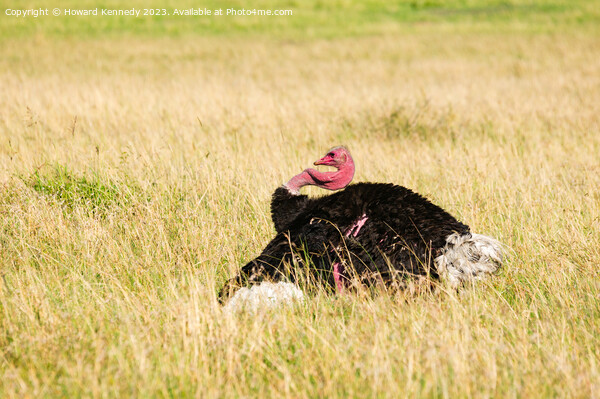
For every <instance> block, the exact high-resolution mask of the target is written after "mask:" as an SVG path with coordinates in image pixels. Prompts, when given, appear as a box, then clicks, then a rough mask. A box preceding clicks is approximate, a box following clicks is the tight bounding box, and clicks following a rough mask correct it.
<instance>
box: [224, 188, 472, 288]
mask: <svg viewBox="0 0 600 399" xmlns="http://www.w3.org/2000/svg"><path fill="white" fill-rule="evenodd" d="M271 214H272V219H273V223H274V225H275V230H276V232H277V234H276V235H275V237H274V238H273V239H272V240H271V242H269V243H268V244H267V246H266V247H265V249H264V250H263V252H262V253H261V254H260V255H259V256H258V257H257V258H255V259H253V260H251V261H250V262H248V264H246V265H245V266H244V267H242V269H241V272H240V273H239V275H238V276H236V277H235V278H233V279H231V280H229V281H228V282H227V284H226V285H225V286H224V287H223V289H222V290H221V292H220V294H219V297H220V298H221V299H226V298H227V297H229V296H230V295H232V294H233V293H234V292H235V291H236V290H237V289H238V288H239V287H242V286H245V285H249V284H254V283H258V282H260V281H263V280H265V279H267V280H276V281H277V280H281V279H284V278H285V279H290V280H291V281H294V280H295V278H296V276H295V273H294V271H295V268H298V267H305V268H310V269H309V272H310V273H311V274H313V275H314V276H315V279H316V280H317V281H322V282H324V283H326V284H328V285H329V286H331V287H332V288H335V287H336V286H337V287H338V288H340V285H341V286H349V285H350V281H351V280H354V279H357V280H354V281H360V282H361V283H363V284H367V285H369V284H374V283H375V282H384V283H386V284H387V283H390V282H393V281H401V280H402V279H404V278H406V277H407V276H415V275H417V276H423V275H429V276H431V277H433V278H437V277H438V274H437V270H436V268H435V267H433V260H434V259H435V258H436V257H437V256H438V255H440V253H441V251H442V248H443V247H444V245H446V239H447V237H448V236H450V235H451V234H453V233H458V234H459V235H465V234H469V232H470V231H469V227H468V226H467V225H465V224H463V223H461V222H459V221H458V220H456V219H455V218H454V217H453V216H452V215H450V214H449V213H448V212H446V211H445V210H443V209H442V208H440V207H439V206H437V205H434V204H432V203H431V202H430V201H428V200H427V199H426V198H424V197H422V196H421V195H419V194H417V193H415V192H413V191H411V190H409V189H407V188H405V187H401V186H398V185H394V184H385V183H358V184H353V185H350V186H348V187H346V188H345V189H344V190H341V191H337V192H335V193H333V194H331V195H327V196H323V197H318V198H309V197H308V196H306V195H299V194H296V193H293V192H290V190H289V189H288V188H287V187H285V186H284V187H279V188H278V189H277V190H275V192H274V193H273V196H272V201H271ZM290 265H293V267H289V266H290Z"/></svg>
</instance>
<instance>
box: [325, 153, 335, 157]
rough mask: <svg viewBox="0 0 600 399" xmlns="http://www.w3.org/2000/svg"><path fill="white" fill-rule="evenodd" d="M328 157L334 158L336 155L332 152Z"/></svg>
mask: <svg viewBox="0 0 600 399" xmlns="http://www.w3.org/2000/svg"><path fill="white" fill-rule="evenodd" d="M327 156H328V157H331V158H333V157H334V156H335V154H334V153H333V152H330V153H329V154H327Z"/></svg>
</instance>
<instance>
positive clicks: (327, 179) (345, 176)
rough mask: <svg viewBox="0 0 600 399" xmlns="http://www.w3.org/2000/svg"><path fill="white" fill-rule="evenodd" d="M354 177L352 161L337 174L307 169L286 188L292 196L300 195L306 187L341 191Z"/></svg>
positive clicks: (286, 185)
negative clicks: (301, 190)
mask: <svg viewBox="0 0 600 399" xmlns="http://www.w3.org/2000/svg"><path fill="white" fill-rule="evenodd" d="M353 177H354V162H352V160H351V159H350V160H349V161H348V162H346V163H345V164H344V165H342V166H341V167H340V168H339V169H338V170H336V171H335V172H320V171H318V170H316V169H305V170H304V171H302V173H300V174H297V175H296V176H294V177H292V178H291V179H290V181H289V182H287V183H286V184H285V187H287V189H288V190H289V191H290V192H291V193H292V194H299V193H300V189H301V188H302V187H304V186H309V185H312V186H317V187H320V188H324V189H326V190H339V189H342V188H344V187H346V186H347V185H348V184H350V182H351V181H352V178H353Z"/></svg>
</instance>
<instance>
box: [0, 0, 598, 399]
mask: <svg viewBox="0 0 600 399" xmlns="http://www.w3.org/2000/svg"><path fill="white" fill-rule="evenodd" d="M46 3H47V4H46ZM191 3H192V2H191V1H187V0H182V1H181V2H178V1H170V2H162V3H161V2H160V1H149V2H148V3H141V2H139V1H134V2H131V3H130V4H128V7H132V6H135V7H137V8H144V7H151V6H155V7H167V6H168V7H170V8H171V7H181V8H185V7H191V6H192V4H191ZM226 4H231V5H234V6H235V7H237V8H241V7H242V3H240V2H229V3H225V2H216V1H208V2H206V4H203V5H202V7H205V6H206V7H208V8H218V7H223V8H225V6H226ZM0 5H2V7H0V8H2V15H0V55H1V57H0V276H1V279H0V396H2V397H7V398H23V397H60V396H64V397H73V396H86V397H87V396H92V397H115V396H137V397H217V396H230V397H238V396H257V397H265V396H275V397H279V396H282V397H348V396H358V397H372V396H375V397H403V396H411V397H446V398H455V397H474V396H483V397H552V396H558V397H565V396H567V397H598V392H600V355H599V351H600V334H599V332H600V272H599V265H600V233H599V230H600V219H599V215H600V193H599V190H598V187H600V122H599V115H600V28H599V27H600V4H599V3H598V2H597V1H587V2H584V1H578V2H567V1H560V0H557V1H547V2H545V1H526V2H519V1H508V2H507V1H503V2H499V1H492V0H487V1H451V2H438V1H427V2H423V1H413V2H404V1H400V2H398V3H395V4H388V3H386V2H384V1H370V2H359V1H358V0H356V1H355V0H348V1H337V2H331V3H326V2H318V1H296V2H295V1H290V2H285V3H284V5H283V6H282V4H281V3H279V4H276V3H275V2H274V1H267V0H261V1H255V2H254V4H252V7H256V8H263V9H275V8H278V9H279V8H284V9H292V10H293V11H294V15H293V16H290V17H262V18H261V17H222V18H220V19H218V18H217V17H214V18H212V19H210V18H204V19H202V18H198V17H196V18H194V17H187V18H186V17H179V18H175V17H155V18H143V19H135V20H134V19H131V18H126V17H122V18H118V17H113V18H111V17H95V18H93V17H92V18H87V19H86V18H68V17H64V16H63V17H52V16H49V17H43V18H41V17H40V18H38V19H33V18H31V19H27V20H25V19H19V20H18V19H16V18H14V17H8V16H6V15H4V9H6V8H11V7H14V5H12V4H9V2H5V1H3V2H1V3H0ZM40 6H42V7H49V8H50V10H51V9H52V8H53V7H57V6H58V5H55V4H50V3H49V2H45V4H28V5H27V6H26V7H32V8H33V7H40ZM69 6H70V7H72V8H86V7H90V8H91V7H96V6H104V7H111V6H113V7H120V8H124V7H123V6H118V3H117V2H114V1H106V2H104V3H102V4H99V3H98V4H96V3H94V2H93V1H86V2H81V1H80V2H75V1H67V2H61V4H60V7H61V8H62V7H69ZM193 6H195V7H198V4H193ZM246 8H249V6H248V4H246ZM342 143H343V144H346V145H348V146H349V147H350V149H351V150H352V151H353V155H354V157H355V159H356V162H357V165H358V170H357V175H356V176H355V181H391V182H396V183H398V184H401V185H404V186H407V187H410V188H412V189H414V190H416V191H418V192H420V193H422V194H425V195H427V196H428V197H429V198H431V199H432V200H433V201H434V202H435V203H438V204H440V205H442V206H443V207H445V208H446V209H448V210H449V211H450V212H451V213H453V214H455V215H456V216H457V217H459V219H461V220H463V221H464V222H465V223H467V224H469V225H470V226H471V227H472V229H473V230H474V231H476V232H479V233H483V234H488V235H491V236H494V237H496V238H498V239H500V240H501V241H502V242H504V243H505V244H506V245H507V246H508V247H509V248H510V250H509V252H510V256H509V258H508V260H507V261H506V263H505V267H504V269H503V271H502V272H501V273H500V274H499V275H498V276H496V277H494V278H493V279H491V280H489V281H487V282H484V283H481V284H477V285H476V286H473V287H466V288H464V289H463V290H461V291H460V292H459V293H456V292H453V291H449V290H444V289H441V290H439V291H437V292H435V293H422V294H420V295H409V294H406V295H400V294H397V295H390V294H388V293H386V292H379V293H377V294H375V295H372V296H369V295H367V296H363V295H341V296H334V295H329V294H327V293H326V292H321V293H317V294H315V295H314V296H312V297H311V298H309V300H308V301H306V303H304V304H302V305H300V306H298V307H296V308H290V309H283V310H279V311H276V312H264V313H259V314H257V315H244V314H242V315H232V314H228V313H225V312H223V311H222V309H221V307H220V306H219V305H218V304H217V302H216V298H215V296H216V294H215V293H216V290H217V288H218V287H219V286H220V285H221V284H222V283H223V282H224V281H225V279H226V278H228V277H230V276H232V275H233V274H234V273H235V272H236V270H237V269H238V268H239V267H240V266H241V265H242V264H244V263H245V262H246V261H248V260H249V259H251V258H253V257H254V256H256V255H257V254H258V253H259V252H260V251H261V249H262V247H263V246H264V245H265V244H266V243H267V242H268V240H269V238H270V237H271V236H272V235H273V227H272V225H271V222H270V216H269V200H270V194H271V193H272V191H273V190H274V189H275V188H276V187H277V186H278V185H280V184H281V183H283V182H285V181H286V180H287V179H289V178H290V177H291V176H292V175H294V174H296V173H298V172H299V171H300V170H302V169H303V168H304V167H307V166H308V165H309V164H310V163H311V162H312V161H314V160H315V159H317V158H318V157H319V156H320V155H322V153H323V152H324V151H326V150H327V149H328V148H329V147H331V146H333V145H337V144H342ZM309 192H310V193H311V194H313V195H319V194H321V193H319V192H318V190H309Z"/></svg>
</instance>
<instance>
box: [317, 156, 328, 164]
mask: <svg viewBox="0 0 600 399" xmlns="http://www.w3.org/2000/svg"><path fill="white" fill-rule="evenodd" d="M325 158H326V157H323V158H321V159H319V160H318V161H315V163H314V165H330V163H329V162H328V161H327V160H326V159H325Z"/></svg>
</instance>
